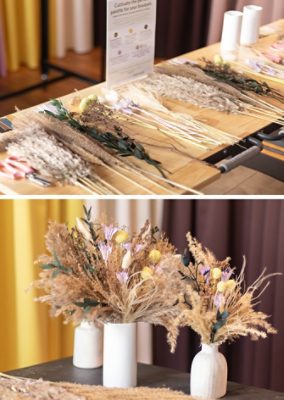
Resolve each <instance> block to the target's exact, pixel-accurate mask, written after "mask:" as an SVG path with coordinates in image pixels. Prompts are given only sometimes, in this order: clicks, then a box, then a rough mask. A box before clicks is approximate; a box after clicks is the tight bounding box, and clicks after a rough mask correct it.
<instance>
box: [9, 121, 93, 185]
mask: <svg viewBox="0 0 284 400" xmlns="http://www.w3.org/2000/svg"><path fill="white" fill-rule="evenodd" d="M18 133H19V132H18ZM6 150H7V152H8V153H9V154H10V155H13V156H16V157H17V158H19V159H22V160H25V161H27V162H28V163H29V165H30V166H31V167H33V168H34V169H36V170H37V171H38V172H39V173H40V174H42V175H44V176H45V177H47V178H50V179H51V180H52V181H56V182H61V183H71V184H74V183H76V182H77V181H78V180H79V179H80V178H83V177H86V176H88V175H89V174H90V171H91V170H90V166H89V165H88V164H87V163H86V162H85V161H83V160H82V159H81V158H80V157H79V156H78V155H76V154H74V153H72V152H71V151H69V150H68V149H66V148H64V147H63V146H62V144H61V143H60V142H58V140H56V138H55V137H54V136H50V135H48V134H47V133H46V132H45V131H44V130H43V129H42V128H41V127H40V126H39V125H38V124H36V123H32V124H31V125H30V126H27V127H25V128H24V129H23V130H21V131H20V134H19V135H18V136H17V138H16V137H15V141H14V142H10V143H9V144H8V146H7V148H6Z"/></svg>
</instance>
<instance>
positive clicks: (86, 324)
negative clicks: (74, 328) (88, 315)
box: [80, 320, 95, 329]
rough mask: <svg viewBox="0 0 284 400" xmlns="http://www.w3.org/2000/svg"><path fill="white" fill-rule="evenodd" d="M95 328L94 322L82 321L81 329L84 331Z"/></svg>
mask: <svg viewBox="0 0 284 400" xmlns="http://www.w3.org/2000/svg"><path fill="white" fill-rule="evenodd" d="M94 326H95V324H94V323H93V322H91V321H86V320H84V321H82V322H81V324H80V328H82V329H91V328H93V327H94Z"/></svg>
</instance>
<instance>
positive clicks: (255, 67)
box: [246, 58, 263, 72]
mask: <svg viewBox="0 0 284 400" xmlns="http://www.w3.org/2000/svg"><path fill="white" fill-rule="evenodd" d="M246 64H247V65H248V66H249V67H250V68H251V69H253V70H254V71H256V72H261V69H262V67H263V64H262V63H260V62H259V61H258V60H255V59H253V58H248V59H247V60H246Z"/></svg>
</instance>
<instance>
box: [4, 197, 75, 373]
mask: <svg viewBox="0 0 284 400" xmlns="http://www.w3.org/2000/svg"><path fill="white" fill-rule="evenodd" d="M82 204H83V203H82V201H79V200H2V201H1V202H0V220H1V229H0V254H1V267H0V268H1V280H0V321H1V325H0V370H1V371H7V370H10V369H14V368H21V367H24V366H28V365H33V364H37V363H41V362H44V361H48V360H52V359H57V358H61V357H65V356H68V355H71V354H72V346H73V327H72V326H65V325H63V324H62V320H61V319H59V318H58V319H53V318H50V316H49V310H48V307H47V306H46V305H43V304H39V303H36V302H34V301H33V298H34V297H35V296H36V295H37V293H35V291H34V290H29V291H27V288H28V287H29V284H30V282H31V281H33V280H34V279H35V278H36V277H37V275H38V272H39V268H38V266H36V265H35V264H34V260H35V259H36V258H37V257H38V256H39V255H40V254H43V253H44V252H45V246H44V235H45V232H46V230H47V224H48V221H49V220H55V221H58V222H68V223H69V224H74V222H75V217H76V216H81V215H82Z"/></svg>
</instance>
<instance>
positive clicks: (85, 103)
mask: <svg viewBox="0 0 284 400" xmlns="http://www.w3.org/2000/svg"><path fill="white" fill-rule="evenodd" d="M90 103H91V100H90V99H88V97H84V98H83V99H82V100H81V101H80V104H79V111H80V112H81V113H83V112H84V111H85V110H86V108H87V107H88V106H89V104H90Z"/></svg>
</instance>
